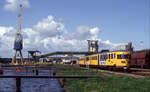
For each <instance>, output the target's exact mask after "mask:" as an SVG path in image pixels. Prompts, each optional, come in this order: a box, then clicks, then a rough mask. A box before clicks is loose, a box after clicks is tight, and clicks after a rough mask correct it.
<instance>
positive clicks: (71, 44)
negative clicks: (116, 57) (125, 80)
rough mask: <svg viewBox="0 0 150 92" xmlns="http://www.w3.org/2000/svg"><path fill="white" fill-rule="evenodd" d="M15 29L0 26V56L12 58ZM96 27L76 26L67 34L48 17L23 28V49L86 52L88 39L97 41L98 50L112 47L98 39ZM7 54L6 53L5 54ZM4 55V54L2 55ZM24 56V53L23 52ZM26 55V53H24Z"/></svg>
mask: <svg viewBox="0 0 150 92" xmlns="http://www.w3.org/2000/svg"><path fill="white" fill-rule="evenodd" d="M15 32H16V29H14V28H13V27H4V26H0V52H1V53H0V56H3V57H12V54H13V42H14V36H15ZM99 33H100V29H99V28H98V27H88V26H78V27H77V29H76V31H74V32H72V33H69V32H68V31H67V30H66V29H65V26H64V25H63V24H62V23H60V22H59V21H55V20H54V17H53V16H48V17H47V18H44V19H43V20H41V21H39V22H38V23H37V24H35V25H33V27H32V28H23V29H22V34H23V37H24V40H23V42H24V49H23V51H27V50H40V51H42V52H43V53H48V52H52V51H87V50H88V44H87V41H86V40H88V39H97V40H99V46H100V49H109V48H111V47H113V46H114V44H113V43H111V42H110V41H109V40H107V41H102V40H101V39H100V38H99ZM6 52H7V53H6ZM3 53H5V54H3ZM23 53H24V54H25V52H23ZM26 54H27V52H26Z"/></svg>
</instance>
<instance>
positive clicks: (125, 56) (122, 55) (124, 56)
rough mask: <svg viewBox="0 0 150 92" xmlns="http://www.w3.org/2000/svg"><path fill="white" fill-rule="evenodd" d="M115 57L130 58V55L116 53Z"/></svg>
mask: <svg viewBox="0 0 150 92" xmlns="http://www.w3.org/2000/svg"><path fill="white" fill-rule="evenodd" d="M117 59H130V55H129V54H121V55H117Z"/></svg>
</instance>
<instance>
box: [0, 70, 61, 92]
mask: <svg viewBox="0 0 150 92" xmlns="http://www.w3.org/2000/svg"><path fill="white" fill-rule="evenodd" d="M51 74H52V73H51V72H50V70H39V75H40V76H44V75H51ZM3 75H35V76H36V74H35V72H33V70H21V71H20V72H16V70H4V73H3ZM0 92H16V79H14V78H0ZM21 92H62V90H61V85H60V84H59V82H58V80H57V79H54V78H53V79H48V78H42V79H40V78H38V79H37V78H36V79H35V78H22V79H21Z"/></svg>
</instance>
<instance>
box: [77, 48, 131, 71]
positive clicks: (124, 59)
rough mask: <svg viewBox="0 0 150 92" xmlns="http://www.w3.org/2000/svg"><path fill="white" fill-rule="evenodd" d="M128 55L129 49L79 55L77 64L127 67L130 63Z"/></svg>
mask: <svg viewBox="0 0 150 92" xmlns="http://www.w3.org/2000/svg"><path fill="white" fill-rule="evenodd" d="M130 55H131V53H130V52H129V51H113V52H104V53H97V54H93V55H88V56H84V57H80V59H79V65H80V66H84V65H88V66H96V67H112V68H122V69H128V68H129V63H130Z"/></svg>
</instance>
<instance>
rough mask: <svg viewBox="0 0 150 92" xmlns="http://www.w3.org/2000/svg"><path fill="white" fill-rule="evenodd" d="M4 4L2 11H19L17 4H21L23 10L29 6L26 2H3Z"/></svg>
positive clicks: (22, 0) (10, 0)
mask: <svg viewBox="0 0 150 92" xmlns="http://www.w3.org/2000/svg"><path fill="white" fill-rule="evenodd" d="M5 1H6V4H5V6H4V9H5V10H6V11H17V10H18V9H19V4H22V6H23V8H29V7H30V4H29V1H28V0H5Z"/></svg>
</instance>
